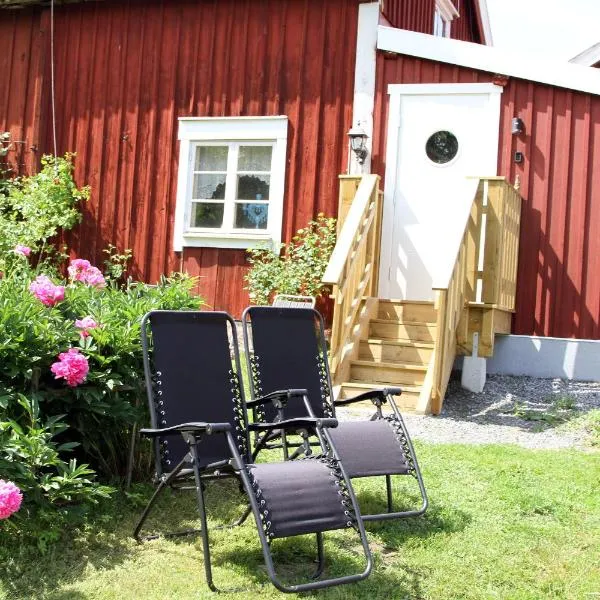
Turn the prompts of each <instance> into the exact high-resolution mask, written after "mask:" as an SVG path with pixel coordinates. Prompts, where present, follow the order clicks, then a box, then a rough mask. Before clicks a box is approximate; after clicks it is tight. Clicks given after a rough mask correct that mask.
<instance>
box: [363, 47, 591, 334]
mask: <svg viewBox="0 0 600 600" xmlns="http://www.w3.org/2000/svg"><path fill="white" fill-rule="evenodd" d="M492 79H493V75H492V74H490V73H484V72H479V71H474V70H472V69H467V68H461V67H455V66H452V65H446V64H440V63H436V62H432V61H427V60H421V59H417V58H413V57H403V56H400V57H384V56H383V55H381V54H380V55H379V56H378V60H377V92H376V94H377V97H376V107H375V127H374V139H373V144H374V148H373V161H374V162H373V168H374V170H375V172H378V173H380V174H383V173H384V171H385V141H386V140H385V135H386V126H387V110H388V96H387V86H388V84H390V83H472V82H489V81H492ZM515 116H518V117H521V119H523V121H524V123H525V133H524V134H521V135H519V136H514V135H512V134H511V119H512V118H513V117H515ZM499 148H500V153H499V160H498V173H499V174H500V175H504V176H506V177H507V178H508V179H509V181H511V182H514V181H515V178H516V177H517V176H518V177H519V179H520V182H521V188H520V193H521V195H522V196H523V198H524V204H523V210H522V222H521V241H520V251H519V274H518V284H517V306H516V314H515V317H514V321H513V332H514V333H517V334H528V335H530V334H535V335H544V336H558V337H578V338H587V339H598V338H600V235H599V234H598V226H599V225H600V168H598V165H600V97H599V96H595V95H592V94H586V93H582V92H574V91H570V90H566V89H562V88H557V87H552V86H548V85H543V84H536V83H532V82H529V81H524V80H520V79H514V78H511V79H509V81H508V84H507V85H506V87H505V89H504V92H503V94H502V108H501V118H500V140H499ZM515 151H522V152H523V153H524V156H525V160H524V162H523V163H521V164H516V163H514V161H513V155H514V152H515Z"/></svg>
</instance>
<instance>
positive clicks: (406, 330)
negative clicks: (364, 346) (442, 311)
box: [369, 319, 436, 342]
mask: <svg viewBox="0 0 600 600" xmlns="http://www.w3.org/2000/svg"><path fill="white" fill-rule="evenodd" d="M435 329H436V326H435V325H434V324H432V323H422V322H420V323H419V322H415V323H403V322H402V321H394V320H391V319H372V320H371V323H370V324H369V337H374V338H380V339H392V340H411V341H419V342H433V341H434V340H435Z"/></svg>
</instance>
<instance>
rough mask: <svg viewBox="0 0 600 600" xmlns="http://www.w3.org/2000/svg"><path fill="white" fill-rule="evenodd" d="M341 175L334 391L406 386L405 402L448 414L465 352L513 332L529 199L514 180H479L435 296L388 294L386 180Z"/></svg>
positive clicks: (333, 275) (332, 267)
mask: <svg viewBox="0 0 600 600" xmlns="http://www.w3.org/2000/svg"><path fill="white" fill-rule="evenodd" d="M340 179H341V185H340V204H339V210H338V239H337V243H336V246H335V248H334V250H333V253H332V256H331V259H330V261H329V264H328V266H327V269H326V271H325V274H324V276H323V283H324V284H326V285H330V286H332V289H333V297H334V300H335V304H334V313H333V323H332V333H331V348H330V353H329V361H330V369H331V372H332V376H333V384H334V388H335V389H334V395H335V397H336V398H348V397H352V396H355V395H356V394H359V393H361V392H365V391H368V390H371V389H380V388H382V387H385V386H397V387H401V388H402V390H403V391H402V396H401V397H400V398H399V403H398V404H399V406H400V407H402V408H403V409H405V410H409V411H414V412H417V413H428V412H432V413H434V414H438V413H439V412H440V410H441V408H442V403H443V401H444V395H445V393H446V387H447V385H448V381H449V379H450V373H451V371H452V366H453V365H454V360H455V358H456V355H457V354H470V353H471V351H472V344H473V336H474V334H477V335H478V336H479V356H484V357H487V356H491V355H492V353H493V347H494V336H495V334H496V333H509V332H510V323H511V316H512V312H513V311H514V307H515V297H516V279H517V256H518V243H519V228H520V209H521V197H520V196H519V194H518V192H517V191H516V190H515V189H514V188H513V187H512V186H510V185H509V184H508V183H507V182H506V180H505V179H504V178H501V177H487V178H481V179H479V181H476V183H477V185H476V186H475V187H476V192H475V197H474V199H473V201H472V204H471V209H470V213H469V215H468V216H467V215H465V217H466V222H465V225H464V231H463V234H462V238H460V240H458V239H457V248H456V256H455V257H452V256H450V257H446V258H449V259H450V260H448V262H447V264H446V265H445V268H444V269H442V273H441V274H438V276H437V279H434V282H433V286H432V297H433V298H435V301H434V302H427V301H401V300H398V301H396V300H382V299H379V298H378V297H377V293H378V276H379V252H380V245H381V244H380V237H381V222H382V193H381V191H380V190H379V185H378V184H379V178H378V177H377V176H376V175H364V176H360V177H355V176H341V177H340ZM452 259H453V260H452ZM368 404H369V405H370V406H372V404H371V403H370V402H369V403H368Z"/></svg>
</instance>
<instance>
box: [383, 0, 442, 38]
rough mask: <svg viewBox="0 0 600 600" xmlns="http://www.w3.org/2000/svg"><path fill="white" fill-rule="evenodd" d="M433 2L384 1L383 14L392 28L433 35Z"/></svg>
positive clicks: (418, 0)
mask: <svg viewBox="0 0 600 600" xmlns="http://www.w3.org/2000/svg"><path fill="white" fill-rule="evenodd" d="M434 13H435V0H385V1H384V3H383V14H384V16H385V17H386V18H387V20H388V21H389V22H390V25H391V26H392V27H398V28H399V29H409V30H410V31H418V32H420V33H433V15H434Z"/></svg>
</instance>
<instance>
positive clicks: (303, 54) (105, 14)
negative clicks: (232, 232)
mask: <svg viewBox="0 0 600 600" xmlns="http://www.w3.org/2000/svg"><path fill="white" fill-rule="evenodd" d="M315 6H318V9H315ZM55 15H56V19H55V37H56V42H55V56H56V106H57V137H58V152H59V154H61V153H64V152H66V151H75V152H77V159H76V178H77V181H78V183H80V184H84V183H85V184H89V185H90V186H91V188H92V198H91V200H90V201H89V202H88V204H87V206H86V207H85V209H84V212H85V215H84V221H83V224H82V225H81V227H80V228H79V229H78V230H77V231H76V232H74V233H73V234H72V235H70V236H69V237H70V240H69V241H70V244H71V246H72V248H73V250H74V252H75V253H76V254H77V255H79V256H82V257H85V258H89V259H90V260H94V261H96V262H100V261H102V260H103V259H104V258H105V257H104V256H103V254H102V249H103V248H105V247H106V246H107V244H109V243H113V244H116V245H117V247H118V248H119V250H123V249H125V248H131V249H132V250H133V255H134V261H133V269H132V275H133V276H134V277H136V278H140V279H145V280H148V281H156V280H157V279H158V278H159V277H160V275H161V274H163V273H168V272H170V271H172V270H178V269H185V270H186V271H188V272H189V273H190V274H192V275H198V276H200V280H199V285H198V292H199V293H200V294H201V295H202V296H203V297H204V298H205V300H206V302H207V303H208V304H209V305H210V306H212V307H214V308H217V309H227V310H229V311H231V312H233V313H234V314H239V313H240V311H241V309H242V308H243V307H244V306H245V305H246V304H247V302H248V298H247V294H246V292H245V291H244V290H243V285H244V282H243V276H244V273H245V271H246V268H247V266H246V259H245V253H244V251H240V250H221V249H209V248H207V249H202V248H197V249H196V248H194V249H187V250H185V252H184V253H183V256H178V255H176V254H175V253H174V252H173V251H172V232H173V218H174V208H175V196H176V175H177V166H178V142H177V139H176V138H177V118H178V117H179V116H238V115H257V116H258V115H280V114H282V115H287V116H288V118H289V132H288V166H287V172H286V187H285V209H284V224H283V227H284V239H285V240H289V239H290V238H291V236H292V234H293V233H294V232H295V231H296V230H297V229H299V228H300V227H302V226H304V225H305V224H306V223H307V221H309V220H310V219H311V218H313V217H314V216H316V215H317V213H319V212H324V213H326V214H330V215H332V214H335V212H336V210H337V190H338V180H337V176H338V174H339V173H341V172H344V171H345V168H346V162H347V154H346V151H347V150H346V146H347V144H346V139H345V135H344V134H343V132H345V131H347V130H348V129H349V128H350V126H351V112H352V99H353V86H354V62H355V48H356V28H357V18H358V2H351V1H348V0H328V1H327V2H317V1H316V0H315V1H312V0H203V1H198V0H168V1H167V0H162V1H161V0H156V1H155V2H148V1H147V0H144V1H142V0H129V1H128V2H121V1H117V0H106V1H103V2H97V3H96V2H94V3H82V4H70V5H65V6H59V7H57V8H56V10H55ZM40 19H42V20H43V19H46V23H47V22H48V21H47V19H48V9H36V10H35V11H26V12H15V13H14V16H13V14H12V13H11V14H9V13H8V12H6V11H2V12H0V39H2V42H3V45H4V40H5V38H4V32H5V31H6V32H7V34H6V35H8V36H9V37H8V38H6V39H10V40H12V39H13V37H14V43H13V45H12V46H13V47H14V50H13V52H12V54H10V55H9V56H3V57H2V58H0V77H2V76H3V75H8V81H11V82H13V88H12V90H11V92H10V94H9V93H8V92H6V93H2V94H0V107H1V110H0V115H8V119H9V121H10V123H9V124H10V125H12V128H13V130H14V132H15V133H16V135H17V136H18V137H21V132H22V131H25V134H24V135H25V137H26V138H27V139H28V140H29V139H33V138H35V137H36V136H37V135H38V134H37V132H32V131H29V130H31V129H32V128H33V127H34V124H35V123H36V118H37V115H33V114H32V106H35V98H34V97H32V96H31V94H30V93H29V90H32V89H35V90H38V87H36V86H38V84H39V83H40V82H41V74H42V73H43V75H44V77H45V80H46V83H45V86H44V98H43V99H42V101H41V112H42V114H43V115H44V116H45V121H46V122H45V128H44V127H43V125H44V123H42V125H41V126H40V124H39V123H38V124H37V125H38V131H39V130H41V131H42V132H45V135H44V140H43V141H42V143H41V146H42V147H43V150H44V151H46V152H48V151H51V150H52V135H51V127H50V114H51V112H50V96H49V88H50V86H49V81H50V71H49V69H50V66H49V61H46V64H45V66H43V68H42V65H40V68H38V69H36V65H37V63H38V62H39V61H40V60H41V59H40V52H39V46H40V44H41V41H40V37H41V38H43V42H44V44H45V45H44V47H43V48H44V51H45V52H46V53H48V51H49V35H48V30H47V28H43V29H44V31H45V33H46V35H45V36H44V32H42V33H40V25H39V23H40ZM13 31H16V32H17V33H15V34H13ZM10 36H13V37H10ZM42 55H43V53H42ZM22 64H27V65H29V67H28V71H27V70H22V69H20V68H17V67H20V66H21V65H22ZM0 80H2V79H0ZM4 80H6V79H4ZM32 86H34V87H32ZM7 102H8V103H9V106H8V108H5V105H6V103H7ZM2 103H4V104H2ZM38 105H40V103H39V102H38ZM1 123H2V122H1V121H0V124H1ZM20 123H25V126H24V127H25V129H24V130H23V129H19V126H20V125H19V124H20ZM40 127H41V129H40ZM0 129H1V127H0ZM28 131H29V133H30V134H28V133H27V132H28Z"/></svg>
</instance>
